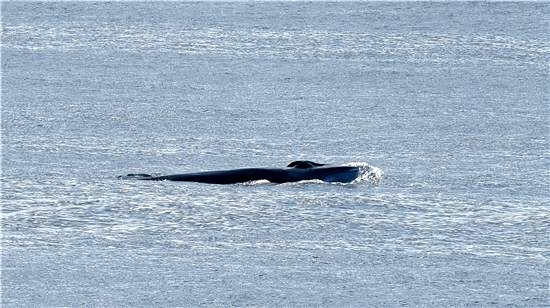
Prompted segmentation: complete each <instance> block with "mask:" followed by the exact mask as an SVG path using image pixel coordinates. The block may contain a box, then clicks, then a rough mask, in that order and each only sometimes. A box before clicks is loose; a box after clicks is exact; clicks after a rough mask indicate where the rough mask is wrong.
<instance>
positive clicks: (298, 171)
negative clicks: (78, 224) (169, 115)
mask: <svg viewBox="0 0 550 308" xmlns="http://www.w3.org/2000/svg"><path fill="white" fill-rule="evenodd" d="M359 173H360V170H359V168H358V167H352V166H330V165H325V164H319V163H315V162H312V161H307V160H299V161H294V162H292V163H290V164H289V165H288V166H287V168H245V169H233V170H221V171H207V172H197V173H184V174H173V175H163V176H151V175H149V174H143V173H139V174H128V175H126V176H119V178H124V179H137V180H148V181H164V180H167V181H182V182H199V183H209V184H235V183H245V182H250V181H258V180H268V181H269V182H271V183H287V182H299V181H305V180H321V181H324V182H339V183H349V182H352V181H353V180H355V179H356V178H357V177H358V176H359Z"/></svg>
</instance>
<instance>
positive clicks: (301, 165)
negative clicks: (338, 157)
mask: <svg viewBox="0 0 550 308" xmlns="http://www.w3.org/2000/svg"><path fill="white" fill-rule="evenodd" d="M324 165H325V164H319V163H316V162H312V161H309V160H296V161H293V162H291V163H290V164H288V166H287V167H289V168H296V169H309V168H315V167H320V166H324Z"/></svg>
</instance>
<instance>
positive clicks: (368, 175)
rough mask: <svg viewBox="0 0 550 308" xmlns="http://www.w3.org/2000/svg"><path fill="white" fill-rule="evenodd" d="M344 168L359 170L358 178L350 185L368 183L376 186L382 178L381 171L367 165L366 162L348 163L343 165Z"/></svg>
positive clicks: (382, 172)
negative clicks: (356, 168)
mask: <svg viewBox="0 0 550 308" xmlns="http://www.w3.org/2000/svg"><path fill="white" fill-rule="evenodd" d="M344 166H351V167H358V168H359V176H357V178H356V179H355V180H354V181H353V182H352V183H360V182H369V183H371V184H373V185H378V184H380V181H381V180H382V178H383V177H384V171H382V169H380V168H378V167H374V166H372V165H369V164H368V163H366V162H349V163H347V164H344Z"/></svg>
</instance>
